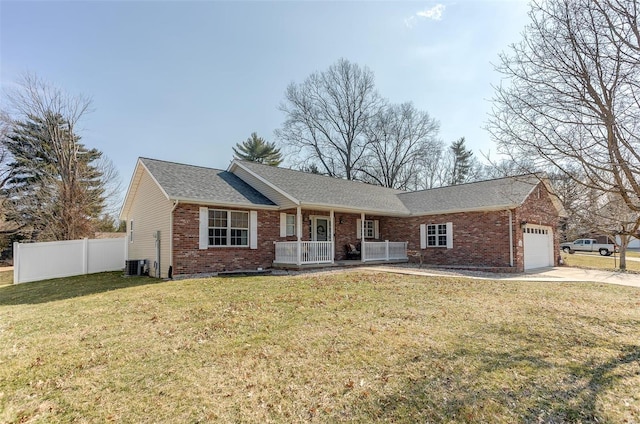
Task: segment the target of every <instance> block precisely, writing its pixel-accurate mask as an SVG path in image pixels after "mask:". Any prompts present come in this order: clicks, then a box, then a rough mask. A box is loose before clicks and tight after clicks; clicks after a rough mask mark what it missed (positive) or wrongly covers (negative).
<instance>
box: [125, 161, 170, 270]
mask: <svg viewBox="0 0 640 424" xmlns="http://www.w3.org/2000/svg"><path fill="white" fill-rule="evenodd" d="M141 172H142V175H141V178H140V182H139V183H138V187H137V188H136V189H135V190H136V191H135V194H134V197H133V201H132V203H131V209H130V211H129V214H128V219H127V240H130V239H129V232H130V228H129V225H130V223H131V221H132V220H133V242H129V253H128V257H129V259H148V260H149V275H152V276H156V275H155V271H154V267H153V263H154V261H155V260H156V244H155V239H154V237H153V235H154V233H155V232H156V231H158V230H159V231H160V267H161V270H160V272H161V277H163V278H166V277H167V272H168V270H169V265H171V264H170V263H169V260H170V251H169V249H170V246H171V243H170V236H171V209H172V208H173V204H172V203H171V201H170V200H169V199H167V198H166V196H165V195H164V194H163V193H162V191H161V190H160V188H159V187H158V185H157V184H156V183H155V182H154V181H153V179H152V178H151V176H150V175H149V173H148V172H147V171H146V170H144V169H142V170H141Z"/></svg>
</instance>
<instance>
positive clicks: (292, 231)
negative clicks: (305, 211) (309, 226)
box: [286, 214, 296, 236]
mask: <svg viewBox="0 0 640 424" xmlns="http://www.w3.org/2000/svg"><path fill="white" fill-rule="evenodd" d="M286 225H287V236H295V235H296V216H295V215H293V214H287V223H286Z"/></svg>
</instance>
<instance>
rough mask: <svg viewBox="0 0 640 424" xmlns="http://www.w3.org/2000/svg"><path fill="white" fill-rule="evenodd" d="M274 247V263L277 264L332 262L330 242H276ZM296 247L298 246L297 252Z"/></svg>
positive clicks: (331, 244) (331, 243)
mask: <svg viewBox="0 0 640 424" xmlns="http://www.w3.org/2000/svg"><path fill="white" fill-rule="evenodd" d="M275 245H276V259H275V261H274V262H276V263H279V264H298V263H299V264H300V265H303V264H323V263H332V262H333V242H332V241H300V242H297V241H282V242H276V243H275ZM298 246H300V251H299V252H298ZM298 253H299V254H298ZM298 261H299V262H298Z"/></svg>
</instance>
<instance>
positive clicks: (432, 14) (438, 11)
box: [404, 3, 445, 28]
mask: <svg viewBox="0 0 640 424" xmlns="http://www.w3.org/2000/svg"><path fill="white" fill-rule="evenodd" d="M444 9H445V5H444V4H440V3H438V4H436V5H435V6H433V7H431V8H429V9H425V10H420V11H418V12H416V14H415V15H412V16H410V17H408V18H407V19H405V20H404V24H405V25H406V26H407V28H413V26H414V25H415V24H416V21H417V20H418V19H431V20H432V21H441V20H442V14H443V13H444Z"/></svg>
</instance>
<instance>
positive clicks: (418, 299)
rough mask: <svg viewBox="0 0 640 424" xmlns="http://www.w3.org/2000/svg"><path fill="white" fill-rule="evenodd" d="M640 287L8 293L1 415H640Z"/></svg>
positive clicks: (432, 283)
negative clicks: (639, 335)
mask: <svg viewBox="0 0 640 424" xmlns="http://www.w3.org/2000/svg"><path fill="white" fill-rule="evenodd" d="M639 328H640V290H639V289H637V288H631V287H621V286H614V285H601V284H558V283H534V282H500V281H480V280H467V279H462V278H457V279H454V278H445V277H417V276H404V275H390V274H382V273H363V272H361V273H356V272H345V273H335V274H308V275H301V276H291V277H256V278H209V279H194V280H183V281H172V282H157V281H154V280H152V279H146V278H138V277H136V278H130V279H126V278H123V277H121V276H120V273H107V274H100V275H99V276H95V275H94V276H81V277H74V278H67V279H61V280H51V281H45V282H39V283H27V284H21V285H16V286H4V287H0V422H8V423H18V422H42V423H45V422H46V423H50V422H75V421H77V422H110V421H114V422H167V423H169V422H171V423H173V422H214V421H215V422H234V423H235V422H350V423H351V422H359V423H371V422H397V423H402V422H406V423H414V422H491V423H513V422H532V423H533V422H536V423H537V422H544V423H552V422H554V423H559V422H575V423H578V422H580V423H596V422H598V423H600V422H625V421H626V422H638V421H640V391H638V387H640V339H639V338H638V329H639Z"/></svg>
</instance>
